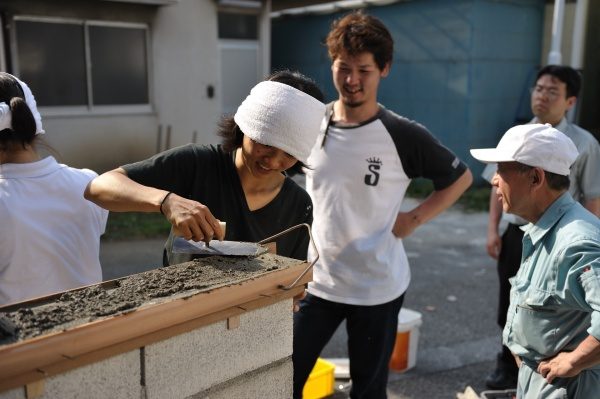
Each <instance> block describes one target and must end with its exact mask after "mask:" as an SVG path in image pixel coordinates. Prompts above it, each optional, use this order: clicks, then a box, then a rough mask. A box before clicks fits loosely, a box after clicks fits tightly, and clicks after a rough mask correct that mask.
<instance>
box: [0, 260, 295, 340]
mask: <svg viewBox="0 0 600 399" xmlns="http://www.w3.org/2000/svg"><path fill="white" fill-rule="evenodd" d="M299 262H301V261H298V260H295V259H289V258H284V257H281V256H277V255H271V254H264V255H260V256H258V257H256V258H248V257H222V256H211V257H208V258H201V259H195V260H194V261H191V262H187V263H182V264H179V265H173V266H168V267H161V268H159V269H155V270H150V271H147V272H144V273H140V274H134V275H131V276H127V277H124V278H121V279H118V280H113V281H109V282H105V283H101V284H98V285H93V286H90V287H85V288H82V289H77V290H73V291H68V292H65V293H62V294H60V295H59V296H53V297H52V299H51V300H49V301H44V302H39V303H38V302H37V301H34V302H32V303H29V304H26V305H23V306H22V307H15V306H10V307H7V308H5V309H7V310H6V311H3V309H2V308H0V345H6V344H10V343H14V342H18V341H22V340H26V339H30V338H33V337H37V336H41V335H45V334H48V333H52V332H57V331H63V330H66V329H69V328H73V327H75V326H77V325H81V324H85V323H88V322H91V321H94V320H98V319H101V318H107V317H113V316H116V315H119V314H123V313H127V312H131V311H133V310H135V309H136V308H138V307H140V306H143V305H150V304H158V303H162V302H167V301H170V300H172V299H175V298H181V297H188V296H191V295H195V294H197V293H199V292H207V291H210V290H212V289H216V288H219V287H222V286H227V285H233V284H237V283H240V282H243V281H245V280H249V279H252V278H255V277H258V276H260V275H262V274H265V273H268V272H270V271H273V270H278V269H285V268H288V267H291V266H294V265H297V264H298V263H299Z"/></svg>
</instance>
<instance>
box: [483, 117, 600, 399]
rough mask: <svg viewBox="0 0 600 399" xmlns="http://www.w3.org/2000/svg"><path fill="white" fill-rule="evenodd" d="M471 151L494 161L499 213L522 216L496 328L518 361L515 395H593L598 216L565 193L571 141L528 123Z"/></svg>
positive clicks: (599, 348) (599, 311)
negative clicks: (515, 264)
mask: <svg viewBox="0 0 600 399" xmlns="http://www.w3.org/2000/svg"><path fill="white" fill-rule="evenodd" d="M471 154H472V155H473V157H475V158H476V159H478V160H479V161H482V162H485V163H498V170H497V172H496V174H495V176H494V178H493V180H492V184H493V185H494V187H496V191H497V195H498V197H499V200H500V201H501V202H502V208H503V210H504V212H510V213H513V214H516V215H518V216H520V217H522V218H524V219H525V220H527V221H528V222H529V224H527V225H525V226H524V227H523V230H524V232H525V235H524V238H523V256H522V261H521V267H520V269H519V271H518V273H517V275H516V276H515V277H514V278H513V279H512V280H511V284H512V289H511V297H510V306H509V310H508V315H507V322H506V325H505V327H504V333H503V340H504V344H505V345H506V346H507V347H508V348H509V349H510V350H511V352H512V353H513V355H514V356H515V358H516V361H517V364H518V365H519V376H518V383H517V397H518V398H528V399H529V398H531V399H534V398H535V399H539V398H570V399H577V398H582V399H583V398H596V397H598V392H600V221H599V220H598V218H597V217H596V216H594V215H593V214H592V213H590V212H589V211H587V210H586V209H585V208H584V207H583V206H581V205H580V204H579V203H578V202H576V201H575V200H574V199H573V198H572V197H571V195H570V194H569V193H568V189H569V172H570V167H571V165H572V164H573V162H574V161H575V159H576V158H577V155H578V153H577V149H576V147H575V145H574V144H573V142H572V141H571V139H569V138H568V137H567V136H565V135H564V134H563V133H561V132H559V131H558V130H556V129H555V128H553V127H552V126H551V125H550V124H546V125H542V124H530V125H522V126H515V127H513V128H511V129H510V130H508V131H507V132H506V133H505V134H504V136H503V137H502V139H501V140H500V142H499V143H498V146H497V147H496V148H488V149H474V150H471Z"/></svg>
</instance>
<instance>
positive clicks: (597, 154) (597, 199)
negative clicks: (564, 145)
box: [577, 139, 600, 217]
mask: <svg viewBox="0 0 600 399" xmlns="http://www.w3.org/2000/svg"><path fill="white" fill-rule="evenodd" d="M580 158H581V160H579V159H578V160H577V161H578V162H581V163H582V166H581V173H580V176H578V178H579V182H578V184H579V185H580V188H581V192H582V194H583V200H582V205H583V206H584V207H585V208H586V209H587V210H588V211H590V212H592V213H593V214H594V215H596V216H598V217H600V173H598V171H599V170H600V144H598V142H597V141H596V140H594V139H593V140H591V143H590V144H589V146H588V148H587V151H586V152H584V153H582V154H581V155H580Z"/></svg>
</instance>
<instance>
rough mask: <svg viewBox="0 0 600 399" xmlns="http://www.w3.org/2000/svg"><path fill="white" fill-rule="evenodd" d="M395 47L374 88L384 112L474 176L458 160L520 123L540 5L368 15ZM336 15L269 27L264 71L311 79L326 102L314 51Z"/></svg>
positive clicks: (428, 0) (406, 6)
mask: <svg viewBox="0 0 600 399" xmlns="http://www.w3.org/2000/svg"><path fill="white" fill-rule="evenodd" d="M366 12H368V13H369V14H372V15H374V16H377V17H378V18H380V19H381V20H382V21H383V22H384V23H385V24H386V26H387V27H388V28H389V29H390V31H391V32H392V35H393V37H394V41H395V52H394V63H393V66H392V72H391V73H390V75H389V76H388V77H387V78H386V79H384V80H383V81H382V83H381V86H380V92H379V101H380V102H381V103H382V104H384V105H385V106H386V107H387V108H389V109H392V110H394V111H395V112H397V113H399V114H401V115H404V116H406V117H408V118H412V119H415V120H417V121H419V122H420V123H422V124H424V125H425V126H427V127H428V128H429V129H430V130H431V131H432V132H433V133H434V134H435V135H436V136H437V137H438V138H440V140H442V142H443V143H444V144H446V145H447V146H448V147H450V148H451V149H452V150H453V151H455V152H456V153H457V154H458V155H459V156H460V157H461V158H462V159H464V160H465V161H467V162H468V163H469V164H470V166H471V167H472V168H473V170H474V172H475V175H476V176H478V175H479V173H478V172H479V171H480V170H481V169H482V167H481V165H480V164H479V163H478V162H476V161H475V160H473V159H472V158H471V157H470V155H468V154H469V153H468V149H469V148H474V147H487V146H495V145H496V144H497V142H498V140H499V138H500V136H501V135H502V134H503V133H504V132H505V131H506V130H507V129H508V128H509V127H510V126H512V125H514V124H515V123H516V121H518V120H521V121H523V120H528V118H529V117H530V116H531V113H530V111H529V92H528V89H529V87H530V86H531V85H532V83H533V79H534V77H535V71H536V70H537V68H538V65H539V62H540V55H541V54H540V52H541V43H542V33H543V13H544V1H543V0H520V1H514V0H513V1H511V0H497V1H491V0H487V1H486V0H416V1H411V2H399V3H396V4H392V5H388V6H382V7H370V8H367V9H366ZM340 15H342V14H341V13H339V14H328V15H303V16H295V17H280V18H276V19H274V20H273V25H272V29H273V34H272V66H273V68H274V69H279V68H295V69H298V70H300V71H301V72H303V73H305V74H307V75H309V76H311V77H313V78H314V79H315V80H317V82H318V83H319V84H320V85H321V86H322V88H323V89H324V90H325V91H326V96H327V99H328V100H333V99H335V98H336V93H335V89H334V87H333V84H332V83H331V72H330V61H329V59H328V57H327V52H326V49H325V46H324V45H323V42H324V39H325V36H326V35H327V32H328V31H329V26H330V24H331V21H332V20H333V19H335V18H337V17H339V16H340Z"/></svg>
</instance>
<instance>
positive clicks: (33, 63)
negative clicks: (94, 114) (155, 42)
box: [13, 17, 150, 109]
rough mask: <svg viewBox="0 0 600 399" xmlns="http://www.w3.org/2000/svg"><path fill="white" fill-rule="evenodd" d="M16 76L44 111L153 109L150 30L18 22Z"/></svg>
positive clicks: (105, 24)
mask: <svg viewBox="0 0 600 399" xmlns="http://www.w3.org/2000/svg"><path fill="white" fill-rule="evenodd" d="M14 22H15V37H14V41H13V43H14V48H15V51H14V52H13V54H14V56H15V64H16V65H15V66H16V68H15V69H16V72H17V73H18V75H20V77H21V78H22V79H23V80H24V81H26V82H28V84H29V85H30V86H31V87H32V90H33V91H34V93H36V100H37V102H38V104H39V105H40V106H48V107H73V106H79V107H81V106H83V107H87V108H89V109H93V108H94V107H97V106H125V105H143V104H149V102H150V100H149V88H148V81H149V76H148V75H149V73H148V27H147V26H146V25H140V24H123V23H109V22H96V21H94V22H90V21H73V20H50V19H40V18H27V17H16V18H15V21H14Z"/></svg>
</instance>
